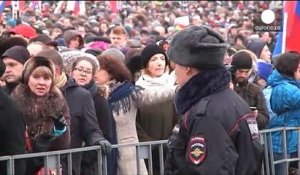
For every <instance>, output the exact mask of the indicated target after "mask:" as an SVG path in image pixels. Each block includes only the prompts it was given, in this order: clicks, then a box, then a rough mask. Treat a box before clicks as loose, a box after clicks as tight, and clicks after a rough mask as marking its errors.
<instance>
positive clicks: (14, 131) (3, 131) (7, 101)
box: [0, 88, 25, 175]
mask: <svg viewBox="0 0 300 175" xmlns="http://www.w3.org/2000/svg"><path fill="white" fill-rule="evenodd" d="M0 140H1V141H0V157H1V156H7V155H15V154H24V153H25V120H24V115H23V113H22V111H21V110H20V108H19V107H18V106H17V104H16V103H15V102H14V101H13V100H12V99H11V98H10V97H9V96H8V95H7V94H6V93H5V92H4V91H3V90H2V89H1V88H0ZM6 170H7V166H6V162H4V161H1V162H0V172H1V174H7V172H6ZM24 173H25V162H24V161H23V160H21V161H15V174H18V175H23V174H24Z"/></svg>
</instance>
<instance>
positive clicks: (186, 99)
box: [175, 67, 230, 115]
mask: <svg viewBox="0 0 300 175" xmlns="http://www.w3.org/2000/svg"><path fill="white" fill-rule="evenodd" d="M229 82H230V74H229V72H228V71H227V70H226V69H225V68H224V67H222V68H217V69H207V70H203V71H201V72H200V73H199V74H197V75H195V76H193V77H192V78H191V79H190V80H189V81H188V82H187V83H186V84H185V85H184V86H183V87H182V88H180V90H179V91H178V93H177V95H176V98H175V107H176V110H177V112H178V113H179V114H181V115H183V114H184V113H185V112H186V111H187V110H189V109H190V108H191V107H192V106H193V105H194V104H195V103H197V102H198V101H199V100H201V98H203V97H206V96H208V95H210V94H213V93H216V92H219V91H221V90H223V89H226V88H229Z"/></svg>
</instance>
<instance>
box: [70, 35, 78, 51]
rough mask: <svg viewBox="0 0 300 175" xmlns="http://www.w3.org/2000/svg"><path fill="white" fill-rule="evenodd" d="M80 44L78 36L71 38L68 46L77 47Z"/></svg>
mask: <svg viewBox="0 0 300 175" xmlns="http://www.w3.org/2000/svg"><path fill="white" fill-rule="evenodd" d="M79 46H80V38H79V36H77V37H75V38H73V39H71V41H70V44H69V48H71V49H77V48H78V47H79Z"/></svg>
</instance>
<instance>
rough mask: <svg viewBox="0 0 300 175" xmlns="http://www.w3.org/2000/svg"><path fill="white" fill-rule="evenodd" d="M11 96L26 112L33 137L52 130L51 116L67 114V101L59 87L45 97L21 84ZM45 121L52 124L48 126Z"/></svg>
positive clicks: (27, 122)
mask: <svg viewBox="0 0 300 175" xmlns="http://www.w3.org/2000/svg"><path fill="white" fill-rule="evenodd" d="M11 96H12V98H13V99H14V100H15V101H16V103H17V104H18V105H19V107H20V109H21V110H22V111H23V113H24V114H25V121H26V125H27V126H28V130H29V135H30V136H31V137H33V138H35V137H36V136H37V135H39V134H41V133H45V132H46V133H49V132H51V131H52V128H53V122H52V119H51V117H49V116H58V115H60V114H63V115H64V116H65V115H66V114H65V112H66V111H65V109H66V102H65V100H64V98H63V96H62V95H61V93H60V92H59V90H58V89H57V90H56V89H54V90H53V91H51V92H49V93H48V94H46V95H45V96H43V97H36V96H34V95H33V94H32V92H31V91H30V89H29V87H28V86H26V85H24V84H19V85H18V86H17V87H16V89H15V90H14V91H13V92H12V94H11ZM45 123H47V124H48V123H50V124H51V125H49V126H46V125H45Z"/></svg>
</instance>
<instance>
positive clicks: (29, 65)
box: [22, 56, 55, 86]
mask: <svg viewBox="0 0 300 175" xmlns="http://www.w3.org/2000/svg"><path fill="white" fill-rule="evenodd" d="M40 66H45V67H47V68H49V70H50V72H51V74H52V76H51V78H52V86H54V76H55V75H54V73H55V66H54V64H53V63H52V61H50V60H49V59H47V58H45V57H39V56H36V57H33V58H30V59H29V60H28V61H27V62H26V63H25V65H24V70H23V75H22V82H23V83H24V84H28V81H29V77H30V75H31V74H32V72H33V71H34V70H35V69H36V68H38V67H40Z"/></svg>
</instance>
